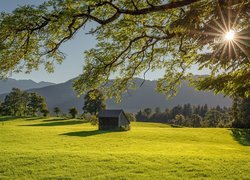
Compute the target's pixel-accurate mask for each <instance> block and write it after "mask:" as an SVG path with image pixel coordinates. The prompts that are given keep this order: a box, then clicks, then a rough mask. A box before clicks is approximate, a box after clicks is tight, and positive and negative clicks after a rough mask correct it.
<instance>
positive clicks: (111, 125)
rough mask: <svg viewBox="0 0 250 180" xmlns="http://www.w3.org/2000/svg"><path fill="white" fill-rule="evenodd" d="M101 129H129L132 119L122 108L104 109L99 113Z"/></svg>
mask: <svg viewBox="0 0 250 180" xmlns="http://www.w3.org/2000/svg"><path fill="white" fill-rule="evenodd" d="M98 120H99V130H129V129H130V121H129V119H128V118H127V116H126V114H125V113H124V111H123V110H122V109H113V110H112V109H109V110H102V111H100V112H99V114H98Z"/></svg>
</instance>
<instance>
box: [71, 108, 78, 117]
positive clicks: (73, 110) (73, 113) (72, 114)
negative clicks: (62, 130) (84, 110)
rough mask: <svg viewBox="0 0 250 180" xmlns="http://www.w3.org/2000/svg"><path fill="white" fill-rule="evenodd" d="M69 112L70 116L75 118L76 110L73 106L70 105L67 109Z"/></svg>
mask: <svg viewBox="0 0 250 180" xmlns="http://www.w3.org/2000/svg"><path fill="white" fill-rule="evenodd" d="M69 114H70V115H71V117H72V118H76V116H77V114H78V111H77V109H76V108H75V107H72V108H70V109H69Z"/></svg>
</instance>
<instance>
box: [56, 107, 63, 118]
mask: <svg viewBox="0 0 250 180" xmlns="http://www.w3.org/2000/svg"><path fill="white" fill-rule="evenodd" d="M54 113H55V114H56V116H57V117H58V116H59V114H60V113H61V109H60V108H59V107H55V108H54Z"/></svg>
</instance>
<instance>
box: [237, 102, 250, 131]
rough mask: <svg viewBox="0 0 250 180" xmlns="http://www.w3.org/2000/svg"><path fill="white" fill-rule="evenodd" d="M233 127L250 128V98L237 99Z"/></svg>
mask: <svg viewBox="0 0 250 180" xmlns="http://www.w3.org/2000/svg"><path fill="white" fill-rule="evenodd" d="M233 109H234V122H233V127H236V128H250V98H244V99H237V100H236V99H235V101H234V106H233Z"/></svg>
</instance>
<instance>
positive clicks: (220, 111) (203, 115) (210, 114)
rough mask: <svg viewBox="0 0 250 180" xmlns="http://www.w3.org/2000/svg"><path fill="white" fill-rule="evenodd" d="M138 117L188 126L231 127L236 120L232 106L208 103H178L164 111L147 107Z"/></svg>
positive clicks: (143, 119) (142, 119)
mask: <svg viewBox="0 0 250 180" xmlns="http://www.w3.org/2000/svg"><path fill="white" fill-rule="evenodd" d="M136 119H137V121H142V122H161V123H170V124H173V125H177V126H188V127H231V126H232V123H233V120H234V118H233V112H232V109H231V108H227V107H220V106H217V107H213V108H209V107H208V106H207V105H206V104H205V105H203V106H192V105H191V104H184V105H183V106H182V105H177V106H175V107H173V108H172V109H168V108H167V109H165V111H163V112H162V111H161V109H160V108H155V109H154V110H152V109H151V108H145V109H144V110H142V111H139V112H138V113H137V114H136Z"/></svg>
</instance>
